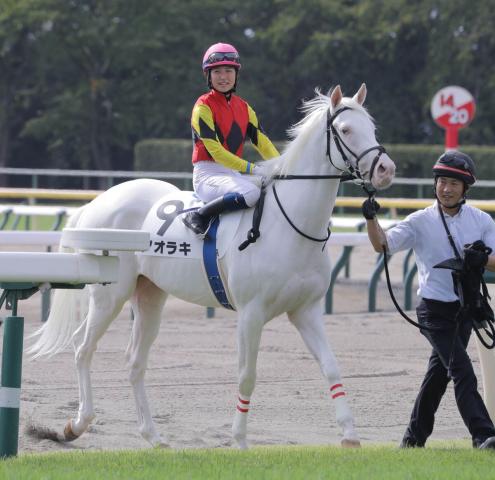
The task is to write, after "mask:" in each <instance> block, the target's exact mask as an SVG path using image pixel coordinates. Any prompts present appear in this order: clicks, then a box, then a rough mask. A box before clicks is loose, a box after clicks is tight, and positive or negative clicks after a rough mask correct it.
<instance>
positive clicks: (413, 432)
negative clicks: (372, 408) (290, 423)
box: [363, 150, 495, 449]
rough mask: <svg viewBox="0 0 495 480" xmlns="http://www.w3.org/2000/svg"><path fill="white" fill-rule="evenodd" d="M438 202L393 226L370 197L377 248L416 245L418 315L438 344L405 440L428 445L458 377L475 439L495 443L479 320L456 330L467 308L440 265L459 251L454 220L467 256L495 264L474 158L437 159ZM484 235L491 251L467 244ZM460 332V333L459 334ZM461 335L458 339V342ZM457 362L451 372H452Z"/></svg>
mask: <svg viewBox="0 0 495 480" xmlns="http://www.w3.org/2000/svg"><path fill="white" fill-rule="evenodd" d="M433 174H434V178H435V196H436V202H435V203H434V204H433V205H432V206H430V207H428V208H425V209H424V210H420V211H417V212H414V213H413V214H411V215H409V216H408V217H406V218H405V219H404V221H402V222H400V223H399V224H398V225H397V226H395V227H393V228H391V229H389V230H387V232H386V233H385V232H384V231H383V229H382V228H381V227H380V225H379V223H378V220H377V218H376V213H377V211H378V209H379V208H380V206H379V205H378V204H377V202H376V201H375V200H366V201H365V202H364V203H363V215H364V216H365V218H366V220H367V222H366V224H367V229H368V236H369V239H370V241H371V243H372V245H373V247H374V248H375V250H376V251H377V252H383V247H385V248H386V249H387V251H388V252H389V253H390V254H393V253H396V252H399V251H401V250H405V249H410V248H412V249H413V251H414V254H415V257H416V264H417V267H418V280H419V288H418V295H419V296H420V297H421V302H420V304H419V305H418V307H417V309H416V312H417V316H418V321H419V323H420V324H421V325H423V326H425V327H426V328H428V329H429V330H426V329H422V330H421V333H422V334H423V335H424V336H425V337H426V338H427V339H428V341H429V342H430V344H431V345H432V347H433V351H432V354H431V357H430V360H429V365H428V370H427V372H426V375H425V377H424V380H423V383H422V385H421V388H420V390H419V393H418V396H417V398H416V402H415V404H414V407H413V411H412V413H411V419H410V421H409V425H408V427H407V429H406V432H405V434H404V438H403V440H402V442H401V447H403V448H407V447H423V446H424V445H425V443H426V440H427V438H428V437H429V436H430V435H431V433H432V431H433V425H434V421H435V413H436V411H437V408H438V406H439V404H440V400H441V399H442V396H443V394H444V393H445V390H446V388H447V384H448V382H449V381H450V379H451V378H452V380H453V382H454V392H455V398H456V402H457V407H458V409H459V412H460V414H461V416H462V419H463V420H464V423H465V424H466V426H467V428H468V430H469V432H470V434H471V437H472V441H473V447H475V448H482V449H495V428H494V425H493V422H492V421H491V419H490V416H489V414H488V412H487V409H486V407H485V404H484V403H483V400H482V398H481V396H480V394H479V392H478V389H477V380H476V375H475V373H474V370H473V366H472V364H471V359H470V358H469V356H468V354H467V352H466V348H467V345H468V342H469V337H470V335H471V331H472V325H473V323H472V319H471V318H470V317H469V316H465V317H464V318H463V319H462V320H461V323H460V325H459V329H458V332H457V334H456V316H457V313H458V311H459V308H460V302H459V297H458V295H457V294H456V293H455V291H454V284H453V280H452V274H451V271H450V270H446V269H443V268H434V266H435V265H437V264H438V263H440V262H442V261H444V260H447V259H449V258H452V257H454V256H455V254H454V251H453V247H452V246H451V244H450V242H449V240H448V237H447V232H446V230H445V227H444V225H443V222H442V218H441V216H442V215H443V217H444V219H445V222H446V225H447V227H448V229H449V230H450V234H451V237H452V239H453V242H454V244H455V246H456V249H457V251H458V252H463V254H464V255H463V256H464V262H465V263H466V264H468V265H469V266H472V267H473V268H483V267H485V268H487V269H489V270H492V271H495V255H491V254H490V255H488V252H490V249H491V250H492V251H494V252H495V222H494V221H493V220H492V218H491V217H490V216H489V215H488V214H487V213H485V212H482V211H481V210H479V209H477V208H475V207H472V206H470V205H465V201H466V192H467V190H468V189H469V186H470V185H472V184H474V182H475V181H476V178H475V168H474V163H473V161H472V159H471V158H470V157H469V156H468V155H466V154H464V153H461V152H459V151H455V150H450V151H448V152H446V153H444V154H443V155H441V156H440V158H439V159H438V160H437V162H436V163H435V165H434V166H433ZM477 240H482V241H483V242H484V244H485V245H486V247H488V248H487V249H486V250H485V251H477V250H473V249H465V245H467V244H472V243H474V242H475V241H477ZM455 337H456V338H455ZM454 338H455V343H454ZM449 360H450V361H451V364H450V367H451V368H450V372H451V378H450V377H449V375H448V371H449V370H448V367H449Z"/></svg>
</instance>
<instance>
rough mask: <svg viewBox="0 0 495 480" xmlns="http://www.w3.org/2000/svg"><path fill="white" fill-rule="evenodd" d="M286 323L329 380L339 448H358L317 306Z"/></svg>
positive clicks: (292, 313)
mask: <svg viewBox="0 0 495 480" xmlns="http://www.w3.org/2000/svg"><path fill="white" fill-rule="evenodd" d="M289 320H290V321H291V322H292V323H293V324H294V325H295V327H296V328H297V330H298V331H299V333H300V334H301V336H302V338H303V340H304V343H305V344H306V346H307V347H308V349H309V351H310V352H311V353H312V354H313V356H314V357H315V359H316V361H317V362H318V364H319V365H320V369H321V372H322V373H323V375H324V376H325V377H326V378H327V380H328V383H329V386H330V395H331V396H332V399H333V400H334V402H335V414H336V419H337V423H338V424H339V426H340V427H341V428H342V431H343V438H342V446H343V447H358V446H360V442H359V438H358V436H357V434H356V431H355V429H354V417H353V415H352V412H351V409H350V408H349V405H348V403H347V400H346V396H345V391H344V387H343V385H342V380H341V377H340V371H339V368H338V365H337V360H336V358H335V356H334V354H333V352H332V350H331V348H330V345H329V343H328V341H327V338H326V334H325V329H324V326H323V316H322V313H321V304H320V302H316V303H315V304H313V305H311V306H309V307H304V308H301V309H299V310H297V311H294V312H290V313H289Z"/></svg>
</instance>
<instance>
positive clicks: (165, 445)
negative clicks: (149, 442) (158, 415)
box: [153, 440, 170, 448]
mask: <svg viewBox="0 0 495 480" xmlns="http://www.w3.org/2000/svg"><path fill="white" fill-rule="evenodd" d="M153 448H170V445H169V444H168V443H167V442H166V441H165V440H160V441H159V442H155V443H153Z"/></svg>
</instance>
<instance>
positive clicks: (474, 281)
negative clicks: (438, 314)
mask: <svg viewBox="0 0 495 480" xmlns="http://www.w3.org/2000/svg"><path fill="white" fill-rule="evenodd" d="M491 252H492V249H491V248H490V247H487V246H486V245H485V244H484V242H483V241H482V240H477V241H476V242H474V243H472V244H468V245H465V246H464V259H461V258H460V257H459V258H458V257H454V258H450V259H448V260H445V261H443V262H441V263H439V264H437V265H435V268H446V269H450V270H452V280H453V282H454V291H455V293H456V295H458V296H459V301H460V304H461V307H460V308H461V311H460V312H459V313H460V315H459V314H458V320H459V321H462V319H463V318H464V315H466V314H467V315H469V316H470V317H471V318H472V320H473V326H474V328H475V331H476V334H477V336H478V338H479V339H480V341H481V343H483V345H484V346H485V347H486V348H494V347H495V327H494V324H495V316H494V314H493V310H492V308H491V306H490V303H489V300H490V295H489V294H488V289H487V287H486V283H485V280H484V278H483V273H484V270H485V269H484V266H485V265H486V262H487V261H488V255H490V253H491ZM479 329H483V330H484V331H485V333H486V334H487V336H488V337H489V338H490V340H491V344H487V342H486V340H484V339H483V338H482V337H481V336H480V334H479V333H478V330H479Z"/></svg>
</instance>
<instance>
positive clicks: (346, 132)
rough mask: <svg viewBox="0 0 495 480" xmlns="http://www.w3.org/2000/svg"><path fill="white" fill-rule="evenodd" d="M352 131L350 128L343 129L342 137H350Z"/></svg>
mask: <svg viewBox="0 0 495 480" xmlns="http://www.w3.org/2000/svg"><path fill="white" fill-rule="evenodd" d="M350 132H351V129H350V128H349V127H342V135H349V133H350Z"/></svg>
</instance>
